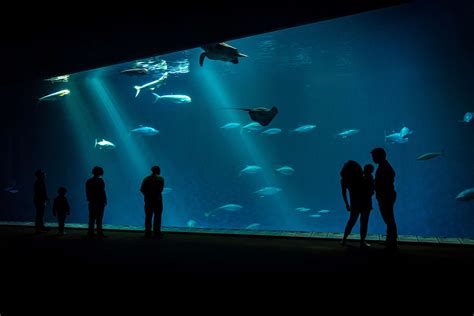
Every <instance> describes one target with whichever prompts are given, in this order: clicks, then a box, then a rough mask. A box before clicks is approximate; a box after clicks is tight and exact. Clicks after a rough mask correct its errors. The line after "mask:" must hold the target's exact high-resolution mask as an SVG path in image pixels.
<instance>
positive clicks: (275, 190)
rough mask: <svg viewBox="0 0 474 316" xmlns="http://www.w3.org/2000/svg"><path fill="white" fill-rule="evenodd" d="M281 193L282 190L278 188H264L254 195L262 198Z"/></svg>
mask: <svg viewBox="0 0 474 316" xmlns="http://www.w3.org/2000/svg"><path fill="white" fill-rule="evenodd" d="M280 191H281V189H280V188H276V187H264V188H261V189H260V190H258V191H255V192H254V193H256V194H258V195H260V197H264V196H270V195H275V194H277V193H278V192H280Z"/></svg>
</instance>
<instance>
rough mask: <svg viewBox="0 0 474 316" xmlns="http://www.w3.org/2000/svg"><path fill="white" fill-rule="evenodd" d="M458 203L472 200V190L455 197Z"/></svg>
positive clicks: (473, 196) (473, 197)
mask: <svg viewBox="0 0 474 316" xmlns="http://www.w3.org/2000/svg"><path fill="white" fill-rule="evenodd" d="M456 200H458V201H470V200H474V188H470V189H466V190H464V191H462V192H461V193H459V194H458V195H457V196H456Z"/></svg>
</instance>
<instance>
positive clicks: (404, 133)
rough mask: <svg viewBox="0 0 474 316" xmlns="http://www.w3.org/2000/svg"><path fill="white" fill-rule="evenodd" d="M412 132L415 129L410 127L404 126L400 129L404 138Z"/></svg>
mask: <svg viewBox="0 0 474 316" xmlns="http://www.w3.org/2000/svg"><path fill="white" fill-rule="evenodd" d="M410 134H413V131H411V130H410V129H409V128H408V127H402V129H401V130H400V136H401V137H403V138H407V137H408V135H410Z"/></svg>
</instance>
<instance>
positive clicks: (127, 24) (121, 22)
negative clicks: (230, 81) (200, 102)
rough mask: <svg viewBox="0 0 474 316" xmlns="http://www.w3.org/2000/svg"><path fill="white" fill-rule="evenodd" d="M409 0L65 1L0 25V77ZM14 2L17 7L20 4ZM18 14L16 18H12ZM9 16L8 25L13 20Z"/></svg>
mask: <svg viewBox="0 0 474 316" xmlns="http://www.w3.org/2000/svg"><path fill="white" fill-rule="evenodd" d="M405 2H408V1H400V0H391V1H388V0H386V1H385V0H384V1H383V0H373V1H369V0H358V1H321V2H314V3H312V4H311V6H309V5H308V4H307V5H306V6H304V5H303V6H301V5H298V2H295V1H291V2H289V1H288V2H286V3H285V2H280V3H278V4H275V5H273V6H263V5H262V6H261V7H258V6H253V7H252V6H240V4H239V3H238V2H237V3H236V6H235V7H231V5H232V4H231V3H230V2H223V5H222V6H215V5H214V6H212V7H208V8H205V7H198V6H188V5H185V4H184V2H182V1H180V4H179V5H178V4H177V5H166V6H162V5H161V4H158V5H157V4H155V5H154V6H148V5H146V4H141V3H140V2H137V3H133V2H130V3H128V4H127V7H125V6H124V5H122V6H121V5H119V4H118V3H117V4H112V3H111V4H110V6H113V7H107V6H106V5H105V6H102V7H100V8H96V7H91V5H90V4H84V3H80V4H77V3H72V2H71V3H68V4H67V7H66V6H65V7H64V8H58V7H56V8H51V10H50V8H45V7H44V6H41V7H38V8H34V7H33V8H29V10H30V11H33V12H34V11H35V10H41V12H37V14H32V15H28V16H26V15H20V14H19V13H18V12H22V11H18V10H16V11H15V12H17V13H15V16H14V17H13V19H12V17H8V19H7V18H5V17H6V16H8V15H9V14H10V12H6V11H4V12H3V13H2V15H3V17H4V19H1V22H0V34H1V41H2V45H1V47H2V48H1V53H0V54H1V58H2V59H1V60H2V61H3V65H2V68H3V74H2V76H0V85H5V84H9V83H21V82H25V81H31V80H37V79H44V78H48V77H51V76H55V75H60V74H66V73H74V72H77V71H82V70H87V69H93V68H97V67H101V66H107V65H112V64H116V63H120V62H126V61H130V60H135V59H140V58H145V57H149V56H154V55H159V54H163V53H167V52H172V51H176V50H182V49H187V48H193V47H197V46H200V45H201V44H203V43H211V42H218V41H225V40H230V39H235V38H240V37H244V36H249V35H254V34H259V33H264V32H268V31H272V30H277V29H282V28H287V27H292V26H297V25H302V24H307V23H311V22H317V21H321V20H326V19H331V18H336V17H340V16H345V15H350V14H355V13H360V12H364V11H368V10H375V9H379V8H383V7H386V6H392V5H397V4H401V3H405ZM18 5H19V6H20V5H21V4H18ZM17 15H18V16H17ZM11 21H13V22H11Z"/></svg>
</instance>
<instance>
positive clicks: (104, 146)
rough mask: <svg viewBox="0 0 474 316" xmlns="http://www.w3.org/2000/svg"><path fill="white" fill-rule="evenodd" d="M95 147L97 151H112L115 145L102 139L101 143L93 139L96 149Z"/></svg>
mask: <svg viewBox="0 0 474 316" xmlns="http://www.w3.org/2000/svg"><path fill="white" fill-rule="evenodd" d="M97 146H99V149H114V148H115V145H114V144H113V143H111V142H109V141H108V140H105V139H103V138H102V140H101V141H97V138H96V139H95V144H94V148H96V147H97Z"/></svg>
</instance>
